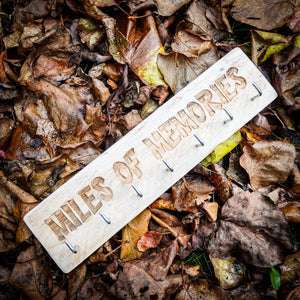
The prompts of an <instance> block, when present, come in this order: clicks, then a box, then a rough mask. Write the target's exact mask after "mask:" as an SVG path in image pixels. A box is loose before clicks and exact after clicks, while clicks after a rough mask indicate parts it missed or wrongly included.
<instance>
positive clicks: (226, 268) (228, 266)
mask: <svg viewBox="0 0 300 300" xmlns="http://www.w3.org/2000/svg"><path fill="white" fill-rule="evenodd" d="M210 261H211V263H212V265H213V267H214V271H215V276H216V277H217V279H218V280H219V282H220V286H221V287H222V288H223V289H225V290H226V289H232V288H234V287H237V286H239V285H240V284H241V283H242V282H243V281H244V280H245V279H246V268H245V266H244V265H241V264H240V263H239V262H238V261H237V260H236V259H235V258H230V259H219V258H214V257H210Z"/></svg>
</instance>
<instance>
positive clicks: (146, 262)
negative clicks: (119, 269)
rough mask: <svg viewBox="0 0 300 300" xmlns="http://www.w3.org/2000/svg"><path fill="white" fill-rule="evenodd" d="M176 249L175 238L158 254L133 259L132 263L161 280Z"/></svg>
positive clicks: (170, 263)
mask: <svg viewBox="0 0 300 300" xmlns="http://www.w3.org/2000/svg"><path fill="white" fill-rule="evenodd" d="M178 249H179V247H178V243H177V239H175V240H174V241H172V243H171V244H170V245H169V246H168V247H167V248H164V249H163V250H161V251H160V252H159V253H158V254H156V255H154V256H150V257H145V258H142V259H139V260H136V261H133V262H132V264H133V265H135V266H137V267H139V268H141V269H143V270H144V271H145V272H147V273H148V274H149V275H151V276H152V277H153V278H154V279H155V280H157V281H162V280H164V279H166V276H167V274H168V272H169V269H170V267H171V265H172V263H173V261H174V259H175V257H176V255H177V252H178Z"/></svg>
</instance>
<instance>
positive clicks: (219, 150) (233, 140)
mask: <svg viewBox="0 0 300 300" xmlns="http://www.w3.org/2000/svg"><path fill="white" fill-rule="evenodd" d="M241 140H242V136H241V133H240V131H239V130H238V131H237V132H236V133H234V134H233V135H232V136H231V137H230V138H228V139H227V140H226V141H225V142H223V143H222V144H220V145H219V146H217V147H216V148H215V150H214V151H213V152H211V153H210V154H209V155H208V156H207V157H205V158H204V160H202V161H201V163H200V164H201V165H202V166H204V167H207V166H209V165H211V164H214V163H216V162H217V161H219V160H220V159H221V158H223V157H224V156H225V155H226V154H227V153H229V152H230V151H231V150H232V149H234V148H235V147H236V146H237V145H238V144H239V143H240V142H241Z"/></svg>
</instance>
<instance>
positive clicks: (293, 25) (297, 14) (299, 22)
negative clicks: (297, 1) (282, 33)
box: [286, 6, 300, 33]
mask: <svg viewBox="0 0 300 300" xmlns="http://www.w3.org/2000/svg"><path fill="white" fill-rule="evenodd" d="M286 25H287V26H288V27H289V28H290V29H291V30H292V31H293V32H295V33H298V32H300V7H299V6H298V7H295V8H294V14H293V15H292V17H291V18H290V19H289V20H288V21H287V22H286Z"/></svg>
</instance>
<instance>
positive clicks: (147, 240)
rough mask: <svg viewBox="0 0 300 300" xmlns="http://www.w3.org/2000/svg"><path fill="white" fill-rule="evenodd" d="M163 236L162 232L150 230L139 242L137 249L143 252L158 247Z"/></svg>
mask: <svg viewBox="0 0 300 300" xmlns="http://www.w3.org/2000/svg"><path fill="white" fill-rule="evenodd" d="M161 238H162V234H161V233H160V232H155V231H148V232H146V233H145V234H144V235H143V236H142V237H141V238H140V239H139V240H138V242H137V249H138V250H139V251H141V252H145V251H147V250H148V249H150V248H156V247H157V246H158V245H159V243H160V241H161Z"/></svg>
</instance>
